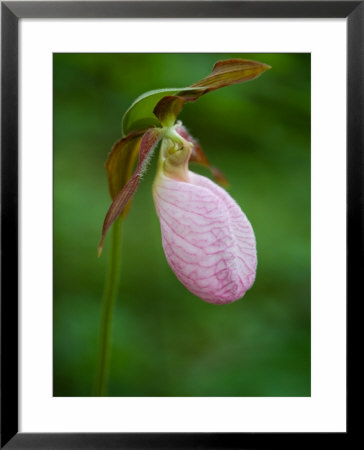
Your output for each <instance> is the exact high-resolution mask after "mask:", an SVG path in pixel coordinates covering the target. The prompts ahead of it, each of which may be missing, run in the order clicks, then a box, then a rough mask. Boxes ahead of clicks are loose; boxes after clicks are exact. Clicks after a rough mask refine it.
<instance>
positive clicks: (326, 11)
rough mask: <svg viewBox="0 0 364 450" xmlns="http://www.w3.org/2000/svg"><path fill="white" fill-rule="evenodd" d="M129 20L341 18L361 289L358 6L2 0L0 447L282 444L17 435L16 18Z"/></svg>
mask: <svg viewBox="0 0 364 450" xmlns="http://www.w3.org/2000/svg"><path fill="white" fill-rule="evenodd" d="M135 17H137V18H175V17H179V18H236V17H242V18H292V19H294V18H346V20H347V45H348V48H347V50H348V53H347V54H348V59H347V75H348V82H347V302H348V303H349V300H350V299H352V300H353V299H354V296H355V298H356V297H357V295H358V294H357V292H360V290H358V289H359V281H360V279H361V274H362V273H364V270H363V269H364V265H363V257H362V256H363V255H362V249H363V245H362V244H363V231H362V230H363V198H364V195H363V194H364V188H363V169H364V165H363V155H364V151H363V147H364V132H363V128H364V127H363V124H364V1H281V2H279V1H208V2H207V1H192V2H185V1H168V2H166V1H160V2H158V1H123V2H107V1H106V2H102V1H94V2H87V1H86V2H77V1H75V2H62V1H61V2H46V1H45V2H21V1H19V2H1V47H2V53H1V63H2V77H1V88H2V99H1V113H2V118H1V204H2V209H1V221H2V226H1V249H2V251H1V280H2V281H1V448H9V449H10V448H12V449H26V448H33V449H35V448H37V449H43V448H44V449H50V448H52V449H99V448H100V449H101V448H103V449H108V448H120V449H123V448H141V449H143V448H158V449H161V448H224V449H228V448H248V447H265V446H269V447H271V446H272V444H274V443H275V442H280V443H281V438H282V436H283V435H282V434H280V433H274V434H271V433H263V434H259V433H135V434H133V433H94V434H92V433H57V434H55V433H36V434H32V433H19V432H18V412H19V411H18V400H19V397H18V368H19V367H18V262H19V260H18V258H19V257H18V250H19V247H18V182H19V179H18V76H19V74H18V51H19V48H18V22H19V19H22V18H135ZM348 312H349V311H348ZM348 417H350V411H349V412H348ZM347 430H348V431H349V430H350V428H349V426H348V428H347ZM348 431H347V432H346V433H337V434H335V439H336V440H338V443H340V441H342V444H343V445H345V443H344V440H347V439H348V436H349V434H348ZM309 438H310V434H309V433H306V434H300V435H299V436H298V434H295V433H293V434H285V435H284V439H285V440H286V441H287V442H286V444H291V445H296V443H297V442H299V443H300V444H301V445H302V444H305V442H306V441H307V440H308V439H309ZM326 438H327V434H320V433H316V434H315V440H316V442H317V440H318V439H326ZM298 439H299V441H298Z"/></svg>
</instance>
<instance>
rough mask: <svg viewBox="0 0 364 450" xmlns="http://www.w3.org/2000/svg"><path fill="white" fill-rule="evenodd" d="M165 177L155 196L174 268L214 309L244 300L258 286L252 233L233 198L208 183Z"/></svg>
mask: <svg viewBox="0 0 364 450" xmlns="http://www.w3.org/2000/svg"><path fill="white" fill-rule="evenodd" d="M189 181H190V182H181V181H177V180H174V179H172V178H169V177H166V176H161V177H160V178H159V180H158V182H157V183H156V184H155V185H154V189H153V196H154V202H155V205H156V210H157V214H158V216H159V219H160V225H161V233H162V243H163V248H164V252H165V255H166V258H167V261H168V263H169V265H170V266H171V268H172V270H173V271H174V273H175V274H176V276H177V278H178V279H179V280H180V281H181V283H183V284H184V285H185V286H186V288H187V289H189V290H190V291H191V292H192V293H193V294H195V295H197V296H198V297H200V298H202V299H203V300H205V301H207V302H209V303H216V304H224V303H230V302H233V301H235V300H238V299H239V298H241V297H242V296H243V295H244V294H245V292H246V291H247V290H248V289H249V288H250V287H251V286H252V284H253V283H254V280H255V272H256V266H257V256H256V243H255V236H254V232H253V229H252V227H251V225H250V222H249V221H248V219H247V218H246V216H245V214H244V213H243V212H242V211H241V209H240V207H239V206H238V205H237V203H236V202H235V201H234V200H233V199H232V198H231V197H230V195H229V194H228V193H227V192H226V191H225V190H223V189H222V188H220V187H219V186H217V185H216V184H215V183H213V182H212V181H211V180H209V179H208V178H206V177H203V176H201V175H197V174H195V173H193V172H189Z"/></svg>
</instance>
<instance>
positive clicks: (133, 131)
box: [99, 59, 269, 304]
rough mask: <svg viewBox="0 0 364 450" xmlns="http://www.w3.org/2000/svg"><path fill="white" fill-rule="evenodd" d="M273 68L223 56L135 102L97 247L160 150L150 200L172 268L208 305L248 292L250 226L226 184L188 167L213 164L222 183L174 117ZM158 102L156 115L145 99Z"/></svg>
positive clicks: (115, 160) (252, 247)
mask: <svg viewBox="0 0 364 450" xmlns="http://www.w3.org/2000/svg"><path fill="white" fill-rule="evenodd" d="M268 68H269V66H267V65H265V64H262V63H258V62H256V61H247V60H240V59H232V60H227V61H220V62H218V63H217V64H215V66H214V69H213V71H212V73H211V74H210V75H209V76H208V77H206V78H204V79H203V80H201V81H199V82H198V83H195V84H193V85H192V86H189V87H188V88H183V89H170V90H163V91H162V90H161V91H152V92H151V93H149V95H148V94H146V95H144V96H142V97H140V98H139V100H137V101H136V102H135V103H134V104H133V105H132V107H131V108H130V109H129V110H128V111H127V113H126V115H125V116H124V120H123V126H124V130H125V131H126V132H127V133H128V135H127V136H126V137H125V138H124V139H121V140H120V141H118V142H117V143H116V144H115V145H114V147H113V149H112V151H111V153H110V155H109V158H108V161H107V163H106V168H107V171H108V180H109V189H110V194H111V196H112V198H113V202H112V204H111V206H110V208H109V211H108V212H107V215H106V218H105V221H104V227H103V233H102V239H101V243H100V247H99V249H100V251H101V248H102V244H103V240H104V237H105V234H106V232H107V230H108V229H109V228H110V226H111V224H112V223H113V222H114V220H115V219H116V218H117V217H118V216H119V215H120V214H123V215H125V214H126V212H127V210H128V208H129V207H130V200H131V198H132V196H133V194H134V192H135V191H136V189H137V187H138V184H139V180H140V177H141V175H142V174H143V171H144V170H145V167H146V165H147V163H148V161H149V158H150V157H151V154H152V152H153V150H154V149H156V148H159V160H158V171H157V175H156V178H155V181H154V184H153V198H154V203H155V207H156V211H157V214H158V217H159V220H160V226H161V234H162V244H163V249H164V252H165V255H166V258H167V261H168V263H169V265H170V267H171V269H172V270H173V272H174V273H175V275H176V276H177V278H178V279H179V280H180V282H181V283H182V284H183V285H184V286H185V287H186V288H187V289H188V290H189V291H191V292H192V293H193V294H195V295H196V296H198V297H200V298H201V299H203V300H205V301H207V302H209V303H215V304H225V303H230V302H233V301H235V300H238V299H239V298H241V297H243V295H244V294H245V292H246V291H247V290H248V289H250V287H251V286H252V285H253V283H254V280H255V273H256V267H257V255H256V243H255V236H254V232H253V229H252V226H251V224H250V222H249V220H248V219H247V217H246V216H245V214H244V213H243V212H242V210H241V209H240V207H239V206H238V204H237V203H236V202H235V201H234V200H233V199H232V198H231V197H230V195H229V194H228V193H227V192H226V191H225V190H224V189H222V188H221V187H219V186H218V185H217V184H215V183H214V182H213V181H211V180H210V179H208V178H206V177H204V176H201V175H198V174H196V173H193V172H191V171H190V170H189V162H191V161H193V162H198V163H200V164H202V165H204V166H207V167H209V168H210V169H211V171H212V174H213V175H214V177H215V179H216V180H217V181H218V182H220V183H221V182H223V181H224V177H223V176H222V174H221V173H220V172H219V171H218V170H217V169H215V168H213V167H211V166H210V164H209V163H208V161H207V159H206V157H205V155H204V153H203V152H202V149H201V148H200V146H199V145H198V143H197V141H196V140H195V139H194V138H192V137H191V136H190V135H189V133H188V132H187V130H186V129H185V128H184V127H183V125H182V124H181V123H180V122H177V123H176V124H175V120H176V117H177V115H178V113H179V111H180V110H181V108H182V106H183V105H184V103H185V102H188V101H195V100H197V98H199V97H200V96H201V95H203V94H205V93H207V92H209V91H212V90H215V89H218V88H220V87H223V86H227V85H230V84H235V83H240V82H243V81H247V80H250V79H252V78H256V77H257V76H258V75H260V74H261V73H262V72H263V71H264V70H266V69H268ZM153 101H154V105H155V106H154V108H153V110H152V114H151V112H150V111H148V105H151V104H153ZM147 102H148V103H147ZM149 108H150V106H149ZM138 155H139V159H138V163H137V166H136V170H135V172H134V174H133V175H131V174H132V168H133V166H134V164H135V160H136V158H137V156H138Z"/></svg>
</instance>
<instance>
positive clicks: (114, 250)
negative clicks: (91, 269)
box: [94, 217, 122, 397]
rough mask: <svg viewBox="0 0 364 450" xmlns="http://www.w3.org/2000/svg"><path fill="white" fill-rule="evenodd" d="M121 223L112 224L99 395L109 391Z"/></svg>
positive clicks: (97, 381) (100, 357)
mask: <svg viewBox="0 0 364 450" xmlns="http://www.w3.org/2000/svg"><path fill="white" fill-rule="evenodd" d="M121 224H122V218H121V217H118V218H117V219H116V220H115V222H114V224H113V226H112V233H111V245H110V260H109V266H108V268H107V278H106V284H105V291H104V296H103V299H102V314H101V328H100V353H99V359H98V367H97V373H96V382H95V387H94V395H95V396H97V397H102V396H105V395H106V391H107V381H108V372H109V363H110V335H111V326H112V315H113V310H114V303H115V298H116V294H117V290H118V285H119V274H120V259H121Z"/></svg>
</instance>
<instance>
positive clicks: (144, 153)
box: [99, 128, 161, 255]
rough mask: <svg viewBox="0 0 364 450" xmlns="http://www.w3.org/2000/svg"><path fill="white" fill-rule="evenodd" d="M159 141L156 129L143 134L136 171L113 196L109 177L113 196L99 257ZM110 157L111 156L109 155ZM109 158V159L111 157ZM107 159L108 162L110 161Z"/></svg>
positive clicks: (110, 184) (113, 185) (104, 225)
mask: <svg viewBox="0 0 364 450" xmlns="http://www.w3.org/2000/svg"><path fill="white" fill-rule="evenodd" d="M160 139H161V132H160V130H159V129H158V128H151V129H150V130H148V131H146V132H145V133H144V134H143V137H142V138H141V140H140V145H139V160H138V165H137V167H136V170H135V172H134V174H133V176H132V177H131V178H129V180H128V181H127V183H122V184H120V187H121V186H122V189H121V190H120V192H119V193H118V194H116V195H115V192H113V190H112V189H115V185H117V183H116V181H115V182H114V183H111V182H110V177H109V188H110V192H111V194H112V195H113V194H114V195H113V201H112V203H111V205H110V208H109V209H108V211H107V213H106V216H105V220H104V224H103V227H102V234H101V240H100V244H99V255H100V254H101V251H102V247H103V244H104V239H105V236H106V233H107V231H108V229H109V228H110V227H111V225H112V224H113V223H114V221H115V220H116V219H117V217H118V216H119V215H120V214H121V213H122V212H123V210H124V208H125V207H126V206H127V204H128V202H130V200H131V198H132V197H133V195H134V193H135V191H136V190H137V188H138V186H139V182H140V178H141V176H142V174H143V171H144V170H145V168H146V166H147V164H148V161H149V159H150V157H151V155H152V153H153V151H154V150H155V148H156V146H157V145H158V143H159V141H160ZM111 156H112V155H111ZM111 156H110V157H111ZM110 157H109V160H110Z"/></svg>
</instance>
